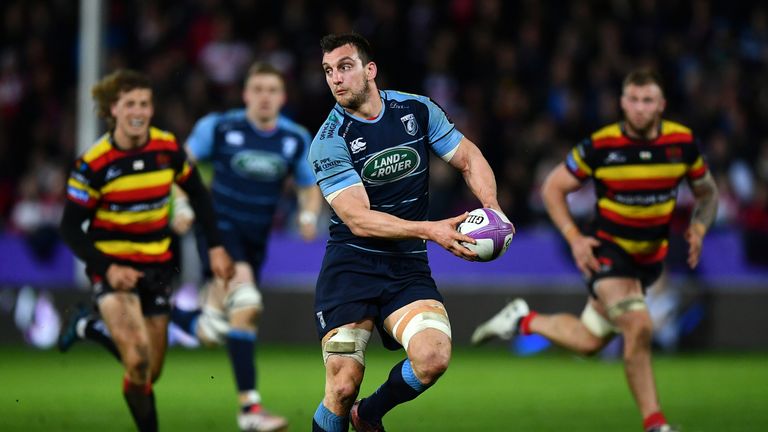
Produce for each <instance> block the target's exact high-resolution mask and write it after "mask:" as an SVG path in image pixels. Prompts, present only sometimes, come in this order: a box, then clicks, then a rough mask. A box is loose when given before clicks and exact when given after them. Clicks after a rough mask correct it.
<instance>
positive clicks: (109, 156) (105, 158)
mask: <svg viewBox="0 0 768 432" xmlns="http://www.w3.org/2000/svg"><path fill="white" fill-rule="evenodd" d="M123 156H125V154H124V153H123V152H120V151H117V150H115V149H114V148H111V149H109V150H108V151H106V152H104V153H103V154H101V155H100V156H99V157H97V158H96V159H94V160H92V161H91V162H90V163H89V164H88V166H89V167H90V168H91V171H94V172H96V171H100V170H101V169H102V168H104V166H106V165H108V164H109V163H111V162H113V161H115V160H117V159H120V158H121V157H123Z"/></svg>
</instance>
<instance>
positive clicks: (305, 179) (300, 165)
mask: <svg viewBox="0 0 768 432" xmlns="http://www.w3.org/2000/svg"><path fill="white" fill-rule="evenodd" d="M299 135H300V137H301V144H302V146H301V154H300V155H299V157H298V158H295V160H294V166H293V173H294V179H295V180H296V184H297V185H298V186H300V187H307V186H311V185H313V184H315V174H314V173H313V172H312V166H311V165H310V164H309V160H308V159H309V148H310V146H311V145H312V141H311V138H310V136H309V133H307V131H305V130H302V131H301V133H300V134H299Z"/></svg>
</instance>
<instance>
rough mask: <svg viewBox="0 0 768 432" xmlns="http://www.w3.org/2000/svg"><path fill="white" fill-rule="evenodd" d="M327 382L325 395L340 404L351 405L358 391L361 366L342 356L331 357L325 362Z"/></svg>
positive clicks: (360, 380) (360, 379)
mask: <svg viewBox="0 0 768 432" xmlns="http://www.w3.org/2000/svg"><path fill="white" fill-rule="evenodd" d="M326 369H327V370H328V378H327V379H328V383H327V385H326V387H325V388H326V396H327V397H328V398H330V399H331V400H333V401H334V402H335V403H337V404H341V405H342V406H351V405H352V403H353V402H354V401H355V398H356V397H357V394H358V392H359V391H360V383H361V382H362V380H363V377H362V370H363V369H362V368H361V367H359V365H357V364H356V363H353V362H350V361H349V360H348V359H345V358H342V357H335V356H333V357H331V358H330V359H329V360H328V362H327V363H326Z"/></svg>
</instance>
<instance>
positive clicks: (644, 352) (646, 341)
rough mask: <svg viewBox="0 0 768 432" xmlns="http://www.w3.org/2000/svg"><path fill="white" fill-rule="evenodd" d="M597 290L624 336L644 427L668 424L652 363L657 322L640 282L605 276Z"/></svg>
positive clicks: (629, 378)
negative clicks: (653, 337)
mask: <svg viewBox="0 0 768 432" xmlns="http://www.w3.org/2000/svg"><path fill="white" fill-rule="evenodd" d="M594 289H595V292H596V294H597V296H598V299H599V301H600V303H601V304H602V305H603V307H604V308H605V311H606V312H607V315H608V317H609V318H610V319H611V321H612V322H613V324H614V325H616V327H618V328H619V329H620V331H621V332H622V334H623V335H624V371H625V374H626V378H627V383H628V384H629V389H630V391H631V392H632V396H633V397H634V399H635V402H636V403H637V406H638V408H639V409H640V413H641V414H642V416H643V419H644V427H646V428H650V427H654V426H659V425H661V424H665V423H666V420H665V419H664V415H663V414H662V413H661V406H660V405H659V399H658V395H657V392H656V383H655V381H654V377H653V369H652V366H651V338H652V336H653V323H652V321H651V316H650V314H649V313H648V308H647V307H646V304H645V299H644V298H643V289H642V286H641V283H640V281H639V280H637V279H632V278H604V279H601V280H600V281H599V282H598V283H597V284H596V285H595V287H594Z"/></svg>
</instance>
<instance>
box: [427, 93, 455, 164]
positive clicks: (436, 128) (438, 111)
mask: <svg viewBox="0 0 768 432" xmlns="http://www.w3.org/2000/svg"><path fill="white" fill-rule="evenodd" d="M422 101H423V102H424V104H425V105H426V106H427V111H428V112H429V125H428V127H427V135H428V136H429V143H430V146H431V148H432V151H433V152H435V154H436V155H438V156H440V157H441V158H443V159H444V160H450V159H451V156H453V154H454V153H455V152H456V149H457V148H458V146H459V142H460V141H461V139H462V138H463V137H464V135H462V133H461V132H459V131H458V129H456V125H454V124H453V122H452V121H451V120H450V119H449V118H448V116H447V115H446V114H445V111H443V109H442V108H441V107H440V106H439V105H438V104H436V103H435V102H434V101H432V99H429V98H424V99H423V100H422Z"/></svg>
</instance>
